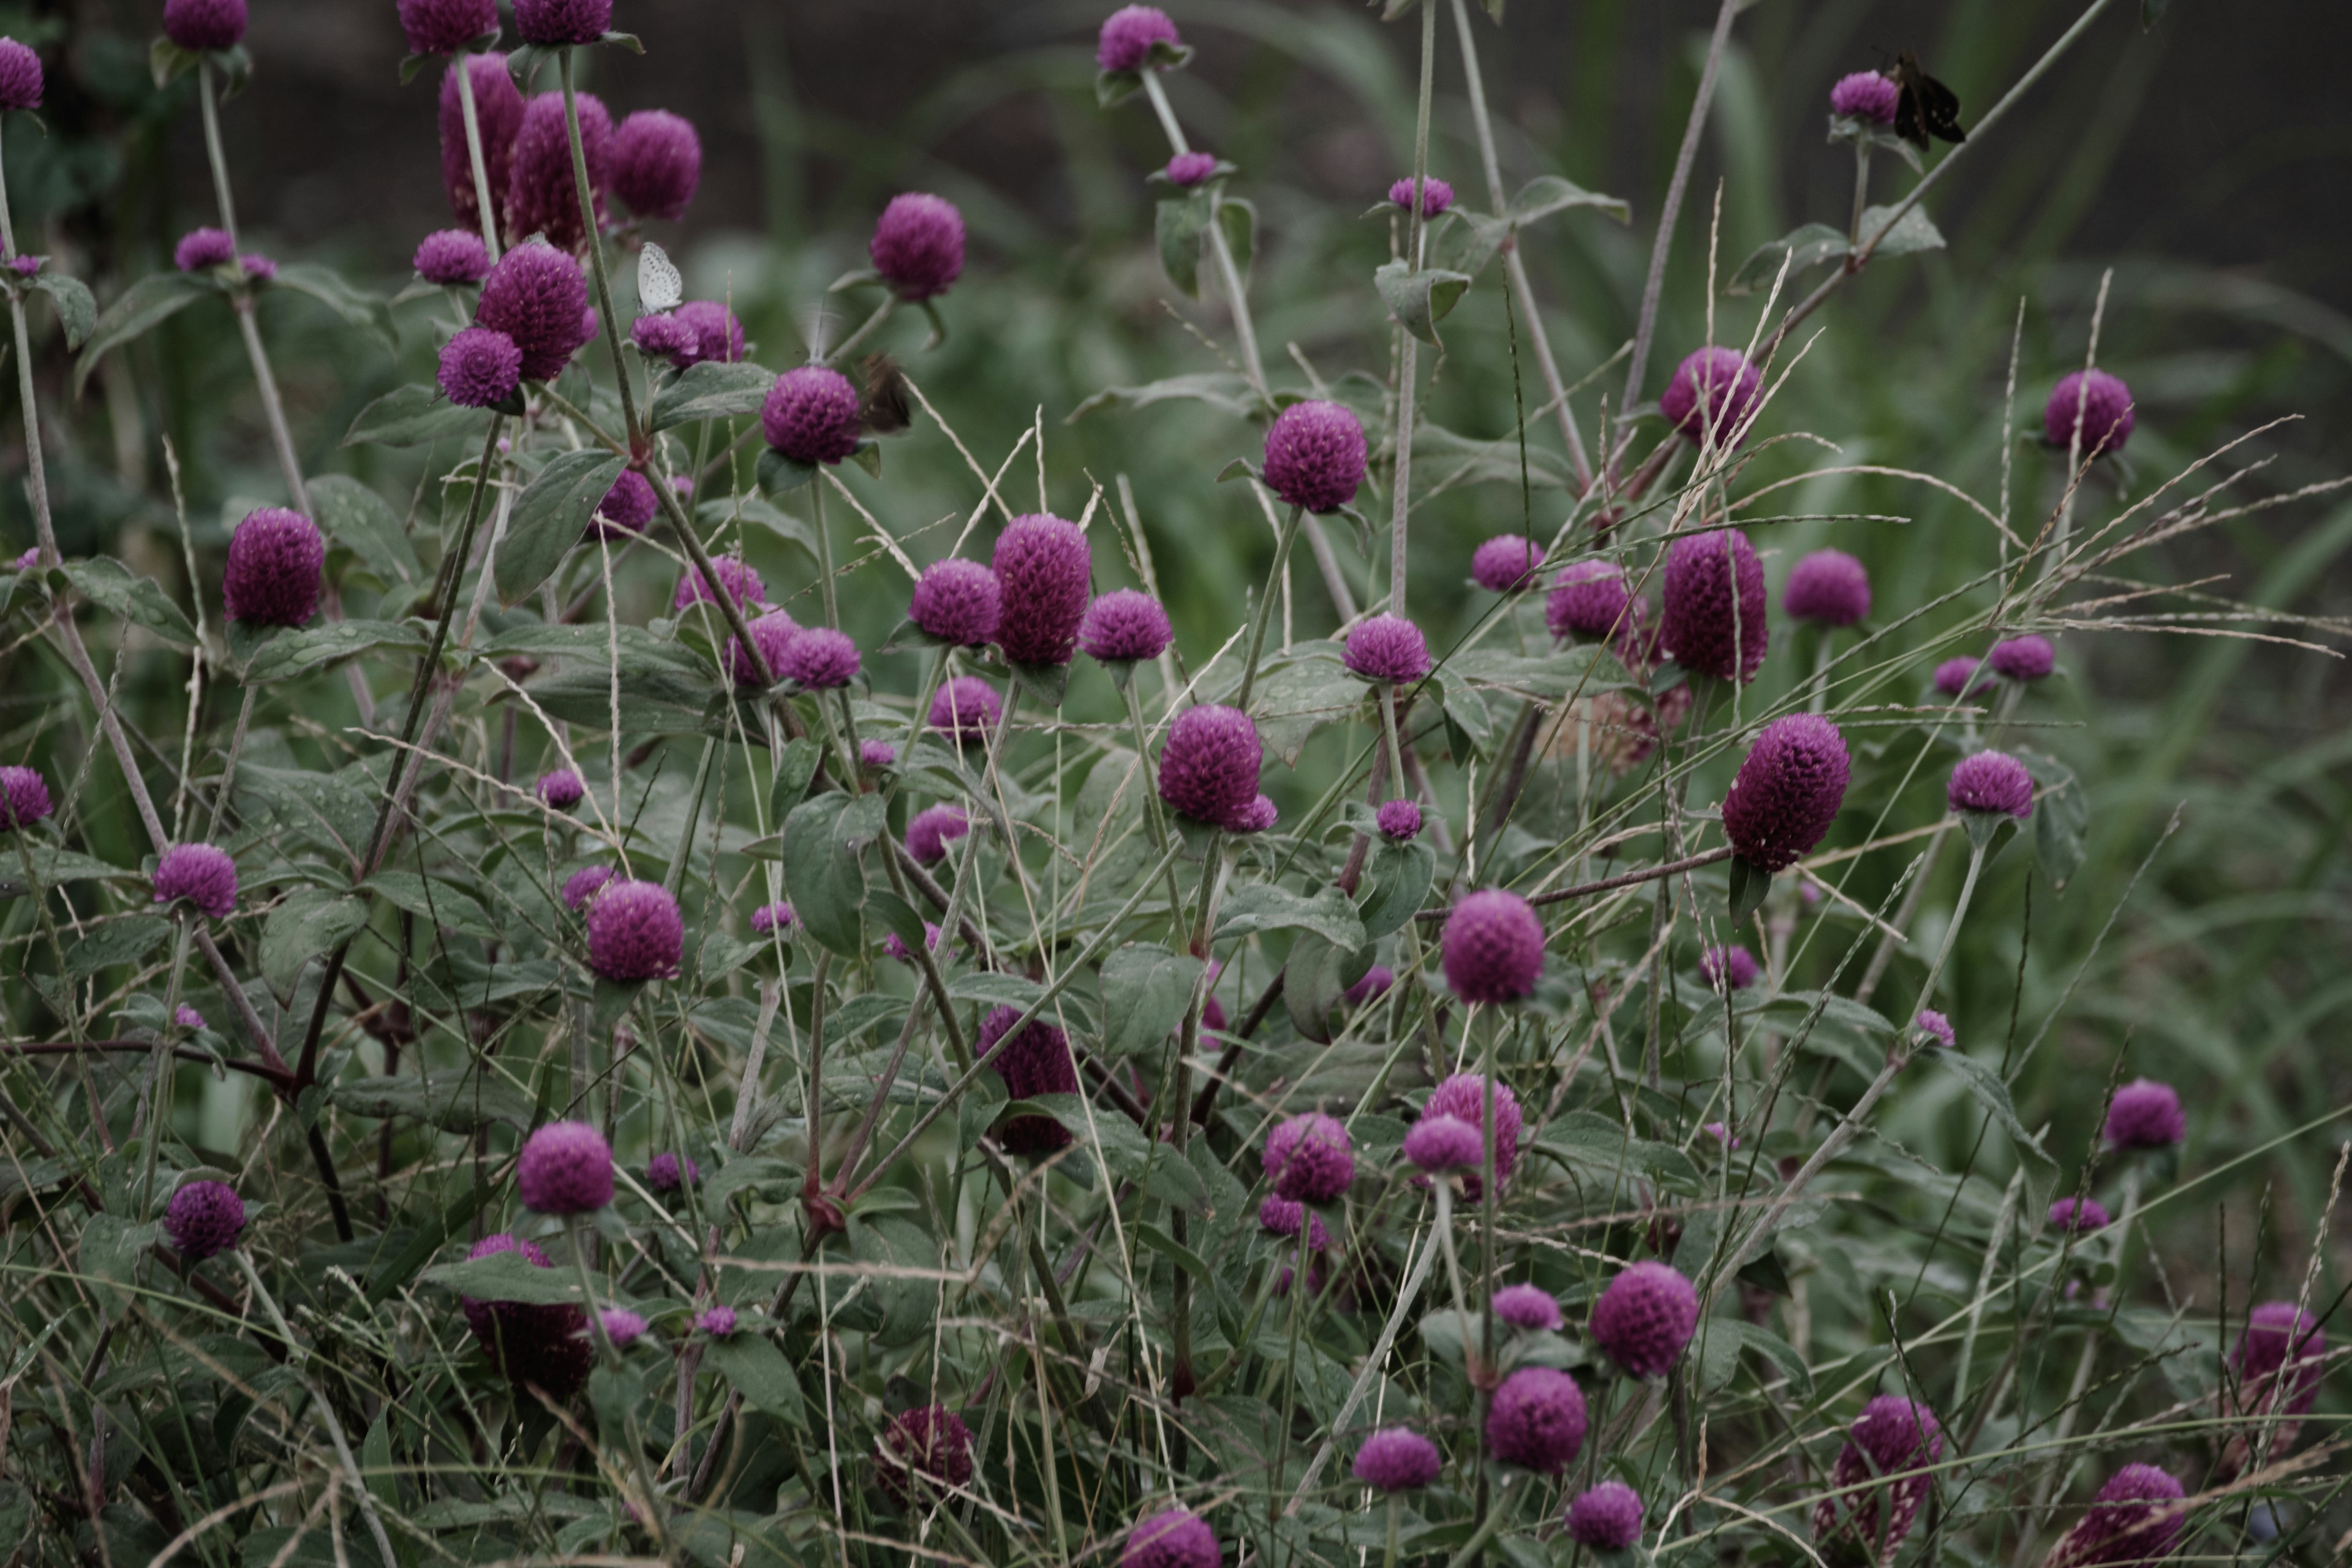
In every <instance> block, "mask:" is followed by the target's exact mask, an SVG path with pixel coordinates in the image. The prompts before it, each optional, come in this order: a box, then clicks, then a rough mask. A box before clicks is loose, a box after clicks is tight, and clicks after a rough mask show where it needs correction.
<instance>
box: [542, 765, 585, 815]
mask: <svg viewBox="0 0 2352 1568" xmlns="http://www.w3.org/2000/svg"><path fill="white" fill-rule="evenodd" d="M538 791H539V798H540V799H541V800H542V801H544V802H545V803H546V804H547V805H550V806H551V807H553V808H554V809H555V810H557V811H570V810H571V809H572V807H573V806H575V805H579V804H580V803H581V801H582V800H583V799H584V798H586V796H587V794H588V786H587V785H586V784H583V783H581V782H580V775H579V774H578V773H573V772H572V770H571V769H570V768H557V769H556V770H554V771H553V772H552V773H541V774H540V775H539V785H538Z"/></svg>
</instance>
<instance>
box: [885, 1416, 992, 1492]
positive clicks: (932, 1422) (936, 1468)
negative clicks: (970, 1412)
mask: <svg viewBox="0 0 2352 1568" xmlns="http://www.w3.org/2000/svg"><path fill="white" fill-rule="evenodd" d="M874 1472H875V1475H876V1477H877V1479H880V1481H881V1482H882V1486H883V1489H885V1490H887V1492H889V1494H890V1495H891V1497H892V1498H893V1499H895V1500H897V1501H898V1503H899V1504H900V1505H901V1506H904V1505H905V1504H906V1503H907V1502H908V1501H909V1500H911V1499H914V1498H917V1497H930V1496H933V1495H936V1493H937V1492H938V1491H939V1490H940V1489H943V1488H946V1489H953V1488H961V1487H967V1486H970V1485H971V1428H970V1427H969V1426H965V1425H964V1424H963V1418H962V1417H961V1416H960V1415H956V1413H955V1412H954V1411H952V1410H950V1409H949V1408H948V1407H947V1406H946V1405H916V1406H915V1407H914V1408H913V1409H911V1410H901V1411H900V1412H898V1415H894V1416H892V1417H891V1418H890V1425H889V1426H887V1427H886V1428H884V1430H883V1433H882V1436H881V1440H880V1441H879V1442H877V1444H876V1445H875V1447H874Z"/></svg>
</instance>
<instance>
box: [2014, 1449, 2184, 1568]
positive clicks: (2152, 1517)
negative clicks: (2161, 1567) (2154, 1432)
mask: <svg viewBox="0 0 2352 1568" xmlns="http://www.w3.org/2000/svg"><path fill="white" fill-rule="evenodd" d="M2182 1496H2183V1493H2182V1491H2181V1487H2180V1483H2179V1481H2178V1480H2175V1479H2173V1478H2172V1476H2171V1475H2170V1474H2169V1473H2168V1472H2167V1471H2164V1470H2160V1469H2158V1468H2156V1467H2155V1466H2154V1465H2126V1466H2125V1467H2124V1468H2122V1469H2120V1470H2117V1471H2116V1473H2115V1474H2114V1475H2113V1476H2111V1477H2109V1478H2108V1479H2107V1484H2106V1485H2105V1486H2103V1487H2101V1488H2100V1489H2099V1495H2098V1497H2097V1499H2096V1500H2094V1501H2093V1503H2092V1504H2091V1507H2090V1508H2089V1509H2088V1510H2085V1512H2084V1515H2083V1517H2082V1518H2081V1519H2079V1520H2077V1521H2075V1522H2074V1529H2072V1530H2070V1531H2067V1532H2066V1533H2065V1534H2064V1535H2063V1536H2061V1537H2059V1539H2058V1544H2057V1545H2055V1546H2053V1547H2052V1548H2051V1549H2050V1555H2049V1556H2047V1557H2045V1558H2043V1559H2042V1568H2127V1565H2128V1568H2143V1565H2147V1564H2153V1563H2160V1562H2162V1561H2163V1560H2164V1559H2165V1558H2167V1557H2169V1556H2171V1555H2172V1552H2173V1548H2175V1547H2176V1546H2179V1544H2180V1537H2181V1533H2182V1532H2183V1531H2186V1530H2187V1529H2188V1528H2189V1512H2188V1510H2186V1509H2184V1508H2180V1507H2178V1506H2174V1505H2177V1504H2179V1502H2180V1501H2181V1499H2182Z"/></svg>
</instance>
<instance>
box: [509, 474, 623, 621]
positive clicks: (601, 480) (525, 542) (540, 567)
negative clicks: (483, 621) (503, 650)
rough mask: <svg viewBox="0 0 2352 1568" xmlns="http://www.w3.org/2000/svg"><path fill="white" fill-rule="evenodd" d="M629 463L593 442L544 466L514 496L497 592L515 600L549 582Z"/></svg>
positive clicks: (511, 600)
mask: <svg viewBox="0 0 2352 1568" xmlns="http://www.w3.org/2000/svg"><path fill="white" fill-rule="evenodd" d="M627 467H628V459H627V458H624V457H622V456H621V455H620V454H619V453H618V452H607V451H605V450H604V449H603V448H602V447H587V448H585V449H583V450H581V451H577V452H565V453H563V454H562V455H561V456H559V457H557V458H555V459H554V460H553V461H551V462H550V463H549V464H548V465H547V467H545V468H541V469H540V471H539V477H538V478H537V479H532V480H531V481H530V485H528V486H527V487H525V489H524V490H523V492H522V494H521V495H520V496H518V497H517V498H515V503H514V510H513V511H512V512H511V513H509V516H508V518H507V532H506V537H505V538H504V539H502V540H500V541H499V552H498V564H497V573H498V583H499V598H500V599H502V600H504V601H505V602H506V603H508V604H509V605H512V604H518V603H520V601H521V600H522V599H523V598H524V597H525V596H526V595H530V593H532V592H533V591H534V590H536V589H537V588H538V587H539V585H540V584H541V583H544V582H546V581H547V579H548V577H549V576H550V575H551V574H553V572H554V571H555V568H556V567H557V566H558V565H559V564H561V563H562V560H563V552H565V551H567V550H569V549H571V548H572V546H573V545H575V544H577V543H579V542H580V536H581V534H582V533H583V532H585V531H587V527H588V520H589V519H590V518H591V517H593V516H594V515H595V511H596V507H597V503H598V502H600V501H602V500H604V497H605V494H606V493H607V492H608V491H610V490H611V489H612V488H613V484H614V481H615V480H616V479H619V478H620V477H621V470H622V469H623V468H627Z"/></svg>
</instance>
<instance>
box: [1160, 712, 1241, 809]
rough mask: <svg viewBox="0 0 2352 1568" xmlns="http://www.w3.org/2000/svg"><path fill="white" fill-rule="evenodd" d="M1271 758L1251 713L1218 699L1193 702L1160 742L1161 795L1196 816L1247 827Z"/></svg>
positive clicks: (1162, 798)
mask: <svg viewBox="0 0 2352 1568" xmlns="http://www.w3.org/2000/svg"><path fill="white" fill-rule="evenodd" d="M1264 764H1265V746H1264V744H1263V743H1262V742H1260V741H1259V740H1258V734H1257V726H1256V725H1255V724H1254V723H1252V722H1251V721H1250V717H1249V715H1248V714H1246V713H1244V712H1243V711H1242V710H1240V709H1238V708H1227V707H1224V706H1223V705H1222V704H1217V703H1204V704H1202V706H1200V707H1197V708H1188V709H1186V710H1184V711H1183V712H1181V713H1180V714H1178V715H1177V716H1176V722H1175V723H1173V724H1171V725H1170V726H1169V727H1168V743H1167V744H1166V745H1165V746H1163V747H1161V748H1160V799H1161V800H1164V801H1166V802H1167V803H1168V804H1169V805H1171V806H1173V807H1174V808H1175V809H1176V811H1177V813H1178V814H1179V815H1180V816H1189V817H1191V818H1192V820H1193V821H1195V822H1202V823H1206V824H1208V825H1209V826H1212V827H1226V828H1232V829H1233V830H1234V831H1235V832H1243V831H1246V829H1245V828H1244V826H1241V825H1242V824H1244V823H1245V822H1247V821H1248V820H1249V819H1250V817H1251V816H1252V814H1253V813H1254V811H1255V806H1256V804H1257V800H1258V793H1257V774H1258V769H1259V768H1260V767H1261V766H1263V765H1264Z"/></svg>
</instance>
